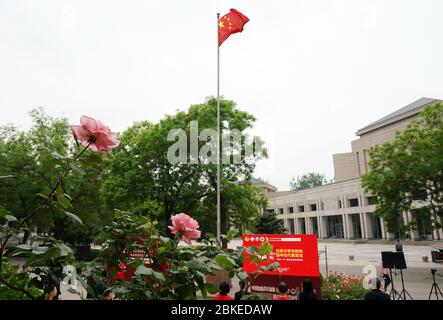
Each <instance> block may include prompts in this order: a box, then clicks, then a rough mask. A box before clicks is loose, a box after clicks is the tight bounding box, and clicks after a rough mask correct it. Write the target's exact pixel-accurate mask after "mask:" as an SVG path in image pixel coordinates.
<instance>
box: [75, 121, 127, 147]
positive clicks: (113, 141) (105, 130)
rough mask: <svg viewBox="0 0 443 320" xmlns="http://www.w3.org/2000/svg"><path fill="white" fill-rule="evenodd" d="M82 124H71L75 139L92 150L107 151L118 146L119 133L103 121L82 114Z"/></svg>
mask: <svg viewBox="0 0 443 320" xmlns="http://www.w3.org/2000/svg"><path fill="white" fill-rule="evenodd" d="M80 124H81V125H80V126H78V125H71V126H70V128H71V130H72V132H73V133H74V137H75V139H77V140H80V141H81V143H82V144H83V145H84V146H85V147H86V146H89V149H91V150H92V151H101V152H105V151H109V150H111V149H112V148H115V147H116V146H118V143H119V141H118V140H117V134H116V133H115V132H111V129H109V127H107V126H105V125H104V124H103V123H102V122H101V121H99V120H95V119H92V118H90V117H87V116H82V117H81V118H80Z"/></svg>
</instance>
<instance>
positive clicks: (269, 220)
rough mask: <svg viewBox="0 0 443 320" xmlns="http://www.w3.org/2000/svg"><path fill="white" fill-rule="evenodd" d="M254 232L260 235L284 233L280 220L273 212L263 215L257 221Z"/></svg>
mask: <svg viewBox="0 0 443 320" xmlns="http://www.w3.org/2000/svg"><path fill="white" fill-rule="evenodd" d="M255 232H256V233H260V234H280V233H286V229H285V227H284V224H283V220H282V219H278V218H277V215H276V214H275V213H274V212H265V213H263V214H262V215H261V216H260V218H259V219H258V221H257V224H256V226H255Z"/></svg>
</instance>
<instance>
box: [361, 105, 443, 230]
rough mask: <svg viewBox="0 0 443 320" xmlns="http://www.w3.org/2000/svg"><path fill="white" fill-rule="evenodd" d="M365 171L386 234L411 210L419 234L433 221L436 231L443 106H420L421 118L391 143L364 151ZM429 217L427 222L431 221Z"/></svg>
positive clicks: (442, 201)
mask: <svg viewBox="0 0 443 320" xmlns="http://www.w3.org/2000/svg"><path fill="white" fill-rule="evenodd" d="M369 155H370V161H369V167H370V172H369V173H368V174H366V175H365V176H363V186H364V187H365V188H366V189H367V191H371V192H373V193H374V195H375V196H376V198H377V208H376V213H377V214H378V215H380V216H381V217H383V219H384V220H385V221H386V223H387V227H388V231H389V232H393V233H394V232H397V233H398V232H402V231H404V230H402V229H400V228H402V226H401V225H402V224H401V223H399V221H400V219H401V215H402V213H403V212H404V211H410V212H411V214H412V216H413V218H414V219H413V220H414V221H413V222H412V224H410V225H408V226H406V228H407V229H418V230H419V231H420V234H421V235H423V236H424V235H426V234H427V233H429V232H430V230H428V228H427V227H426V226H429V225H430V222H431V221H432V227H433V228H439V227H440V224H439V219H438V218H440V219H441V218H442V215H443V210H442V208H443V190H442V186H443V105H442V104H441V103H437V104H435V105H432V106H428V107H425V108H424V109H423V110H422V112H421V113H420V117H419V118H418V119H417V120H415V121H413V122H412V123H411V124H410V125H409V126H408V127H407V128H406V129H405V130H404V131H402V132H397V134H396V137H395V140H393V141H391V142H388V143H385V144H383V145H378V146H375V147H373V148H372V149H371V150H370V151H369ZM431 218H432V220H431Z"/></svg>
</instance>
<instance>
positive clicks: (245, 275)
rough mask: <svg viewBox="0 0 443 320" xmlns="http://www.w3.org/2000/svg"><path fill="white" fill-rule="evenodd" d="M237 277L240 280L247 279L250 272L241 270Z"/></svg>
mask: <svg viewBox="0 0 443 320" xmlns="http://www.w3.org/2000/svg"><path fill="white" fill-rule="evenodd" d="M237 277H238V278H239V279H240V280H246V279H248V274H247V273H246V272H244V271H241V272H239V273H237Z"/></svg>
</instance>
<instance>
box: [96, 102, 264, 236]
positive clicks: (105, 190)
mask: <svg viewBox="0 0 443 320" xmlns="http://www.w3.org/2000/svg"><path fill="white" fill-rule="evenodd" d="M215 110H216V99H214V98H209V99H208V100H207V101H206V102H205V103H202V104H196V105H192V106H191V107H190V108H189V109H188V110H187V111H180V112H177V113H176V114H174V115H169V116H166V117H165V118H164V119H162V120H161V121H160V122H159V123H156V124H153V123H149V122H140V123H136V124H135V125H133V126H132V127H130V128H129V129H127V130H126V131H125V132H124V133H123V134H122V136H121V144H120V146H119V147H118V148H117V149H116V150H115V152H114V154H113V158H112V160H111V161H110V164H109V166H108V168H107V171H106V172H107V173H106V179H105V182H104V184H103V187H102V197H103V199H106V200H105V201H106V205H107V207H108V209H114V208H117V209H122V210H123V209H124V210H131V211H133V212H136V213H140V212H144V214H147V215H151V218H155V219H158V220H159V223H160V225H161V229H162V230H165V232H167V228H166V227H167V225H168V224H170V217H171V215H172V214H175V213H179V212H187V213H189V214H190V215H192V216H195V217H198V218H199V221H201V223H202V226H205V225H206V222H207V225H208V226H209V225H210V224H211V225H213V226H215V221H216V220H215V218H216V216H215V213H216V206H215V205H216V200H215V199H216V194H215V191H216V187H217V179H216V165H215V164H212V163H208V161H207V158H204V157H203V154H200V153H198V155H197V157H195V154H194V153H193V152H192V150H191V147H190V142H189V141H190V139H191V137H190V136H191V128H190V123H191V121H197V122H198V132H199V133H201V132H202V131H203V130H205V129H215V128H216V127H217V126H216V111H215ZM221 120H222V121H221V124H222V126H221V127H222V130H224V132H226V131H227V130H233V129H236V130H238V131H239V132H240V133H243V134H244V133H245V131H246V130H248V129H250V128H251V127H252V125H253V123H254V121H255V118H254V117H253V116H252V115H250V114H248V113H246V112H244V111H241V110H239V109H238V108H237V106H236V105H235V103H234V102H233V101H230V100H222V101H221ZM177 129H181V130H183V132H184V133H185V134H186V137H188V142H187V148H186V155H187V160H188V161H191V160H192V161H191V162H195V163H180V162H179V163H171V162H170V161H169V160H168V157H167V155H168V150H169V147H170V146H171V145H172V144H174V143H175V141H168V134H169V133H170V132H171V131H173V130H177ZM257 141H259V142H261V141H260V140H259V139H257ZM206 144H207V143H206V142H205V141H201V140H199V141H198V148H197V149H198V150H201V148H202V147H203V146H205V145H206ZM259 145H260V143H258V144H257V149H259V150H258V152H257V153H256V155H257V157H255V158H254V157H249V158H248V157H247V153H246V152H245V145H244V140H242V145H241V146H240V148H241V149H240V150H241V157H242V159H243V160H244V161H242V162H241V163H236V164H234V163H228V164H223V165H222V184H221V203H222V212H221V214H222V233H224V234H226V232H227V231H228V230H229V226H230V221H235V222H236V223H237V222H238V221H239V219H240V220H242V223H241V225H242V226H244V227H247V226H249V225H250V222H249V218H250V217H251V216H254V215H256V214H258V212H260V208H259V205H260V201H257V199H255V198H254V197H252V191H251V190H252V189H250V190H249V189H248V188H249V187H248V186H246V185H239V183H240V182H241V181H243V180H246V179H248V178H249V177H250V176H251V174H252V172H253V170H254V168H255V161H256V160H257V159H259V158H260V157H263V156H266V150H265V149H264V148H263V147H258V146H259ZM229 152H230V150H229V148H228V146H225V149H223V150H222V153H223V154H224V155H225V156H226V155H228V154H229ZM208 155H210V156H211V155H212V154H210V153H209V154H208ZM194 160H195V161H194ZM236 191H238V192H241V193H242V194H243V195H245V198H244V199H243V200H240V199H234V198H235V197H237V194H238V193H236ZM247 201H251V202H252V203H246V202H247ZM246 208H247V209H246ZM251 208H252V211H250V212H249V216H248V215H247V214H245V212H246V210H251ZM242 217H243V218H242ZM203 231H213V230H212V229H210V230H205V229H204V227H203Z"/></svg>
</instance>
